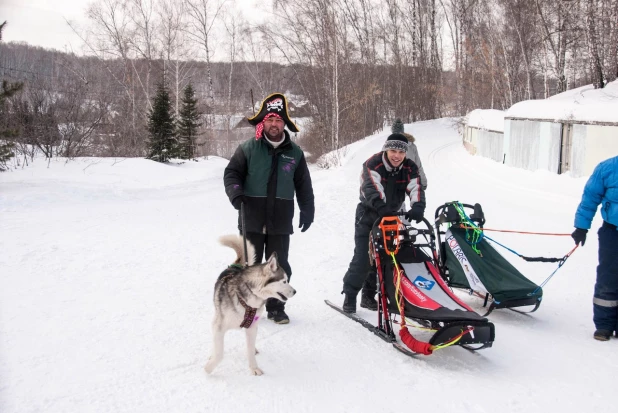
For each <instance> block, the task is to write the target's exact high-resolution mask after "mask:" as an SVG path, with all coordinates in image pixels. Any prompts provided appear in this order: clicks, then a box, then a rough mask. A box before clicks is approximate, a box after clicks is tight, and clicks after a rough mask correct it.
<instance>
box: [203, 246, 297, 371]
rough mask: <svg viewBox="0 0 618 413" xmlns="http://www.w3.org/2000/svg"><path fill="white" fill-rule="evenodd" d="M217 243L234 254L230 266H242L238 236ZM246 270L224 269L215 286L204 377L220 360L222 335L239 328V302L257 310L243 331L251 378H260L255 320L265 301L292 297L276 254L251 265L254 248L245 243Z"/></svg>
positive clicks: (241, 315) (241, 311)
mask: <svg viewBox="0 0 618 413" xmlns="http://www.w3.org/2000/svg"><path fill="white" fill-rule="evenodd" d="M219 242H220V243H221V244H222V245H224V246H226V247H230V248H232V249H233V250H234V251H235V252H236V257H237V258H236V261H235V263H234V264H241V265H242V264H244V262H245V257H244V247H243V239H242V237H241V236H239V235H224V236H222V237H221V238H219ZM247 255H248V260H247V262H248V264H249V266H247V267H244V268H238V269H234V268H228V269H227V270H225V271H223V272H222V273H221V275H219V278H218V279H217V282H216V283H215V292H214V306H215V315H214V319H213V321H212V337H213V348H212V353H211V355H210V358H209V359H208V362H207V363H206V366H205V367H204V370H206V372H207V373H209V374H210V373H212V372H213V370H214V369H215V367H217V365H218V364H219V363H220V362H221V360H222V359H223V339H224V336H225V333H226V332H227V331H228V330H230V329H233V328H240V325H241V324H242V323H243V320H244V319H245V311H246V310H245V308H244V307H243V305H242V304H241V302H240V299H242V300H243V301H244V302H245V303H246V304H247V305H248V306H249V307H252V308H255V309H257V311H256V313H255V319H254V321H253V322H252V323H251V326H250V327H248V328H245V333H246V340H247V358H248V359H249V370H250V372H251V374H252V375H255V376H261V375H262V373H263V372H262V370H261V369H260V368H259V367H258V365H257V360H256V357H255V355H256V353H257V351H256V349H255V340H256V337H257V327H258V318H259V317H260V316H261V314H262V312H263V310H264V304H265V303H266V299H268V298H277V299H279V300H282V301H287V300H288V298H291V297H292V296H294V294H296V290H295V289H294V288H292V286H291V285H290V284H288V275H287V274H286V273H285V271H284V270H283V269H282V268H281V266H280V265H279V263H278V262H277V254H276V253H273V254H272V255H271V256H270V258H269V259H268V261H267V262H266V263H264V264H258V265H254V263H255V248H254V247H253V245H252V244H251V243H250V242H248V241H247Z"/></svg>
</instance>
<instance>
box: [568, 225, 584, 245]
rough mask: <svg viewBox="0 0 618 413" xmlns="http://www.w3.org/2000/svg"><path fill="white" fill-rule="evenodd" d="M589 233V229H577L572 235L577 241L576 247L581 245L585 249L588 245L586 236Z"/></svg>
mask: <svg viewBox="0 0 618 413" xmlns="http://www.w3.org/2000/svg"><path fill="white" fill-rule="evenodd" d="M587 233H588V230H587V229H581V228H575V231H573V233H572V234H571V237H573V240H574V241H575V245H578V244H581V246H582V247H583V246H584V244H585V243H586V234H587Z"/></svg>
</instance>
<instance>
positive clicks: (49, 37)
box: [0, 0, 270, 53]
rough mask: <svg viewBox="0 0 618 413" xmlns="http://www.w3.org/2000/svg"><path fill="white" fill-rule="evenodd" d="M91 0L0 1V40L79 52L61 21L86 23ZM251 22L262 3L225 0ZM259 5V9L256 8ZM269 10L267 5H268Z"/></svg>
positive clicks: (77, 41) (78, 43)
mask: <svg viewBox="0 0 618 413" xmlns="http://www.w3.org/2000/svg"><path fill="white" fill-rule="evenodd" d="M93 2H94V1H93V0H55V1H52V0H0V22H3V21H5V20H6V21H8V24H7V26H6V28H5V29H4V32H3V33H2V36H3V41H6V42H10V41H23V42H27V43H29V44H32V45H36V46H41V47H46V48H54V49H58V50H62V51H71V50H73V51H74V52H76V53H79V52H80V50H81V44H82V42H81V40H80V39H79V37H77V36H76V35H75V33H73V31H72V30H71V28H69V27H68V25H67V24H66V22H65V18H66V19H67V20H71V21H74V22H76V23H77V24H78V25H80V26H84V25H86V24H87V23H88V21H87V19H86V17H85V10H86V8H87V7H88V5H89V4H90V3H93ZM228 3H230V4H234V5H236V6H237V7H238V8H239V9H240V10H241V11H242V13H243V15H244V16H245V17H246V18H247V19H249V20H251V19H253V20H256V19H257V18H260V17H261V16H263V14H264V12H265V10H267V9H265V7H266V6H265V5H266V4H270V1H264V0H228ZM256 4H259V5H260V7H259V8H258V7H256ZM268 7H270V6H268Z"/></svg>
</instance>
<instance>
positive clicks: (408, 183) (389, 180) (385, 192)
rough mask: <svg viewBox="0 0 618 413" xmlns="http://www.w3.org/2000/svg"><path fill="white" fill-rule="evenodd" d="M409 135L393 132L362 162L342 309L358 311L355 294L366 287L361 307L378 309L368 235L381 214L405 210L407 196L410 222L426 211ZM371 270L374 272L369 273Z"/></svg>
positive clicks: (407, 214)
mask: <svg viewBox="0 0 618 413" xmlns="http://www.w3.org/2000/svg"><path fill="white" fill-rule="evenodd" d="M408 144H409V143H408V140H407V138H406V137H405V136H404V135H402V134H400V133H393V134H392V135H390V136H389V137H388V139H387V140H386V142H385V143H384V145H383V146H382V152H379V153H376V154H375V155H373V156H372V157H371V158H369V159H367V161H365V163H364V164H363V169H362V173H361V186H360V202H359V203H358V205H357V206H356V217H355V227H354V244H355V246H354V256H353V257H352V261H351V262H350V266H349V268H348V271H347V272H346V274H345V276H344V277H343V292H342V293H343V294H345V299H344V301H343V311H345V312H347V313H354V312H356V296H357V295H358V292H359V291H360V290H361V288H362V290H363V293H362V296H361V307H365V308H369V309H372V310H375V309H377V303H376V300H375V294H376V292H377V286H376V277H375V274H374V273H373V271H372V270H371V267H370V265H369V251H368V246H369V234H370V232H371V228H372V226H373V224H374V222H375V221H376V220H377V219H378V218H379V217H385V216H392V215H394V214H396V213H397V212H398V211H401V210H403V208H404V206H405V198H406V196H408V197H409V199H410V205H411V208H410V210H409V211H408V212H406V218H407V219H408V220H409V221H415V222H420V221H421V220H422V219H423V215H424V213H425V192H424V190H423V187H422V185H421V180H420V176H419V172H418V167H417V165H416V164H415V163H414V161H412V160H411V159H409V158H406V151H407V149H408ZM370 273H371V275H370Z"/></svg>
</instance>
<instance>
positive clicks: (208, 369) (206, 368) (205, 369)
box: [204, 362, 215, 374]
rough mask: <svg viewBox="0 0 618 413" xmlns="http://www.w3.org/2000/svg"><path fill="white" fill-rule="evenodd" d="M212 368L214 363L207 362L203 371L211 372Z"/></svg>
mask: <svg viewBox="0 0 618 413" xmlns="http://www.w3.org/2000/svg"><path fill="white" fill-rule="evenodd" d="M214 369H215V363H211V362H208V363H206V365H205V366H204V371H205V372H206V373H208V374H210V373H212V371H213V370H214Z"/></svg>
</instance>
